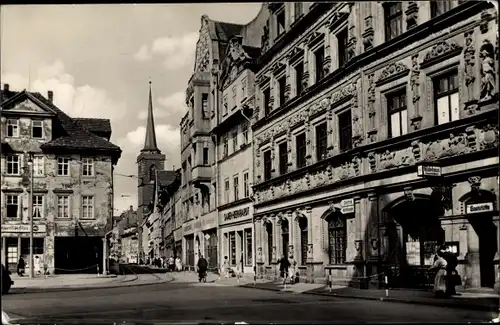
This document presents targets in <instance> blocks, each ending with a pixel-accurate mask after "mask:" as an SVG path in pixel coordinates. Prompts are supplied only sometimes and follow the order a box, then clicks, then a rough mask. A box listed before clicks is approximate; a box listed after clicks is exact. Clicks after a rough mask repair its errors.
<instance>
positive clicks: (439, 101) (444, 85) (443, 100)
mask: <svg viewBox="0 0 500 325" xmlns="http://www.w3.org/2000/svg"><path fill="white" fill-rule="evenodd" d="M434 93H435V96H434V97H435V98H436V99H435V100H436V102H435V105H436V115H437V116H436V117H437V118H436V120H437V124H438V125H441V124H444V123H448V122H451V121H456V120H458V119H459V118H460V116H459V110H458V109H459V103H458V76H457V72H456V71H454V72H453V73H449V74H446V75H443V76H440V77H438V78H436V79H435V81H434Z"/></svg>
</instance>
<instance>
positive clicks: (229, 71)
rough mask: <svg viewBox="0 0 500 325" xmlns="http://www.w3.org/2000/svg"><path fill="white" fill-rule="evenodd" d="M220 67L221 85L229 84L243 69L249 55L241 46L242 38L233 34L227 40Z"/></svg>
mask: <svg viewBox="0 0 500 325" xmlns="http://www.w3.org/2000/svg"><path fill="white" fill-rule="evenodd" d="M225 54H226V55H225V59H224V64H223V68H222V76H221V77H222V80H223V87H224V88H225V87H227V86H229V85H230V84H231V83H232V82H233V81H234V80H235V79H236V78H237V77H238V75H239V74H240V72H241V71H242V70H243V65H244V63H245V62H247V60H249V59H250V56H249V55H248V53H247V52H246V51H245V49H244V48H243V38H242V37H241V36H235V37H233V38H232V39H231V40H230V41H229V46H228V49H227V51H226V53H225Z"/></svg>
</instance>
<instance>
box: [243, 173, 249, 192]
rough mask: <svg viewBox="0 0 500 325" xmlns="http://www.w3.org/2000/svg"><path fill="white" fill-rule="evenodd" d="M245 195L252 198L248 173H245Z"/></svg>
mask: <svg viewBox="0 0 500 325" xmlns="http://www.w3.org/2000/svg"><path fill="white" fill-rule="evenodd" d="M243 195H244V196H245V197H249V196H250V184H249V183H248V172H245V173H243Z"/></svg>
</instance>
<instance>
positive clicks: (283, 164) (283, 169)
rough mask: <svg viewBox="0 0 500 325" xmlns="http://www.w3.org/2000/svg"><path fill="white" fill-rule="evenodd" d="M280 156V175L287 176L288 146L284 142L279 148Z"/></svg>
mask: <svg viewBox="0 0 500 325" xmlns="http://www.w3.org/2000/svg"><path fill="white" fill-rule="evenodd" d="M278 151H279V156H280V175H283V174H286V173H287V171H288V144H287V143H286V142H282V143H280V144H279V147H278Z"/></svg>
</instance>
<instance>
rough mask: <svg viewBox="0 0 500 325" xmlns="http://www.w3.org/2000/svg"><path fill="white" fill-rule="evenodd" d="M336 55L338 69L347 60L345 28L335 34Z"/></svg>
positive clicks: (346, 34)
mask: <svg viewBox="0 0 500 325" xmlns="http://www.w3.org/2000/svg"><path fill="white" fill-rule="evenodd" d="M337 44H338V53H339V54H338V55H339V68H342V67H343V66H344V65H345V64H346V63H347V61H348V60H349V57H348V54H347V44H348V33H347V28H344V29H343V30H341V31H340V32H339V33H338V34H337Z"/></svg>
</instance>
